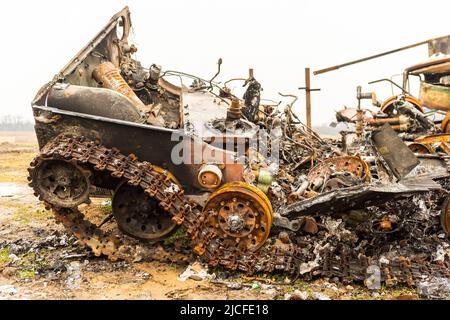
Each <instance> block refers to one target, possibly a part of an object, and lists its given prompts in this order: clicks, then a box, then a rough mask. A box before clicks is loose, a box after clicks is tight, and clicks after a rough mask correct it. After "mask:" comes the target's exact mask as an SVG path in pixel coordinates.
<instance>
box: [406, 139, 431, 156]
mask: <svg viewBox="0 0 450 320" xmlns="http://www.w3.org/2000/svg"><path fill="white" fill-rule="evenodd" d="M408 148H409V150H411V151H412V152H414V153H419V154H433V153H434V149H433V147H432V146H430V145H427V144H422V143H418V142H413V143H410V144H409V145H408Z"/></svg>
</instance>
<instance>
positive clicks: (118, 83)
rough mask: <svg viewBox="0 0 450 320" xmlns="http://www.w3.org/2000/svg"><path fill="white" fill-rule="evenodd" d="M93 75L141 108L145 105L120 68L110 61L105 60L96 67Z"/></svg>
mask: <svg viewBox="0 0 450 320" xmlns="http://www.w3.org/2000/svg"><path fill="white" fill-rule="evenodd" d="M92 77H93V78H94V79H95V80H96V81H97V82H98V83H99V84H100V85H101V86H103V87H104V88H108V89H111V90H114V91H117V92H119V93H121V94H123V95H124V96H125V97H127V98H128V99H130V100H131V102H132V103H133V104H134V105H135V106H136V107H137V108H138V109H140V110H142V109H144V108H145V106H144V104H143V103H142V101H141V100H140V99H139V98H138V96H137V95H136V94H135V93H134V91H133V90H132V89H131V88H130V86H129V85H128V84H127V83H126V82H125V80H124V79H123V78H122V76H121V75H120V71H119V69H117V68H116V66H115V65H114V64H113V63H112V62H110V61H107V62H103V63H102V64H99V65H98V66H97V68H95V70H94V72H93V73H92Z"/></svg>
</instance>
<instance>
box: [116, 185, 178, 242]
mask: <svg viewBox="0 0 450 320" xmlns="http://www.w3.org/2000/svg"><path fill="white" fill-rule="evenodd" d="M112 209H113V214H114V217H115V218H116V220H117V224H118V225H119V228H120V229H121V230H122V231H123V232H125V233H127V234H129V235H131V236H133V237H135V238H138V239H143V240H160V239H161V238H163V237H165V236H167V235H168V234H170V233H171V232H172V231H173V230H174V229H175V227H176V223H175V222H173V221H172V218H171V216H170V214H169V213H167V212H165V211H164V210H163V209H162V208H161V207H160V206H159V204H158V202H157V201H156V200H155V199H154V198H151V197H150V196H149V195H148V194H147V193H145V191H144V190H142V188H136V187H133V186H130V185H128V184H126V183H124V184H122V185H120V186H119V188H118V189H117V190H116V192H115V194H114V197H113V201H112Z"/></svg>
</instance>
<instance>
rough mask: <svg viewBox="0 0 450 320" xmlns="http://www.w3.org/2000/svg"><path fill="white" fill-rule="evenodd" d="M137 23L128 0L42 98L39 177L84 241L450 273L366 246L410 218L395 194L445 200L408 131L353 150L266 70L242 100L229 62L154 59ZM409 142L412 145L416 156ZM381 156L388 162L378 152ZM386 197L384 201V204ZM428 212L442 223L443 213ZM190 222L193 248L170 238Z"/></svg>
mask: <svg viewBox="0 0 450 320" xmlns="http://www.w3.org/2000/svg"><path fill="white" fill-rule="evenodd" d="M130 29H131V21H130V13H129V11H128V8H125V9H123V10H122V11H121V12H119V13H118V14H116V15H115V16H114V17H113V18H112V19H111V20H110V22H109V23H108V24H107V26H106V27H105V28H104V29H103V30H102V31H101V32H100V33H99V34H98V35H97V36H96V37H95V38H94V39H93V40H92V41H91V42H90V43H89V44H88V45H87V46H86V47H85V48H83V49H82V50H81V51H80V52H79V53H78V54H77V56H76V57H75V58H74V59H72V60H71V61H70V62H69V63H68V64H67V65H66V67H64V68H63V70H62V71H61V72H60V73H59V74H57V75H56V76H55V78H54V79H53V80H52V81H51V82H49V83H48V84H46V85H45V86H44V87H43V88H42V89H41V90H40V91H39V92H38V94H37V95H36V97H35V99H34V100H33V103H32V108H33V114H34V118H35V122H36V124H35V130H36V134H37V137H38V142H39V147H40V153H39V154H38V155H37V156H36V158H35V159H34V160H33V161H32V163H31V165H30V168H29V180H30V186H31V187H32V188H33V189H34V192H35V195H36V196H37V197H39V199H40V200H41V201H43V202H44V203H45V204H46V207H47V208H48V209H51V210H53V212H54V214H55V217H56V219H57V220H58V221H59V222H61V223H62V224H63V225H64V226H65V227H66V229H67V230H68V231H69V232H70V233H72V234H73V235H75V236H76V237H77V239H78V240H79V243H80V244H81V245H84V246H88V247H89V248H90V249H91V250H92V251H93V252H94V253H95V254H96V255H97V256H100V255H106V256H107V257H108V258H110V259H111V260H117V259H125V260H131V261H136V260H140V259H143V258H148V259H161V260H164V261H176V262H179V261H186V260H191V259H194V258H195V257H194V255H193V253H195V255H196V256H199V257H200V259H203V260H204V261H205V262H207V263H208V264H209V265H211V266H218V265H220V266H224V267H226V268H229V269H233V270H240V271H244V272H248V273H255V272H273V271H279V272H287V273H290V274H297V275H302V276H304V277H312V276H315V275H323V276H327V277H338V278H341V279H343V280H346V281H363V280H366V278H367V277H370V272H368V268H369V267H374V266H376V267H378V268H381V269H382V272H381V273H380V279H379V280H380V281H386V282H388V283H397V282H401V283H408V284H411V285H413V284H414V283H415V281H416V280H417V279H419V278H420V277H421V276H422V275H423V274H424V273H427V274H435V275H442V277H447V276H449V270H448V267H447V266H446V265H445V264H435V263H432V261H429V260H423V259H422V260H420V259H416V258H417V257H416V256H415V255H414V257H409V256H407V255H406V254H403V253H402V254H400V255H399V256H396V257H393V258H392V259H391V258H390V259H391V260H390V262H389V263H386V260H383V259H381V257H382V255H381V253H380V252H378V251H377V250H376V249H374V248H366V247H363V246H358V244H361V243H363V242H364V241H366V242H367V239H370V237H372V235H373V234H372V233H370V232H367V230H370V229H371V228H378V229H379V230H378V229H377V230H378V231H379V234H382V235H383V236H385V235H387V234H391V233H393V232H396V226H397V225H399V224H400V223H399V222H398V221H397V220H395V219H394V218H392V219H390V218H389V217H390V216H392V215H393V214H391V215H389V214H387V212H388V211H389V212H391V213H392V212H394V211H395V212H399V211H401V207H396V208H394V207H395V204H399V203H401V201H408V199H411V198H412V197H419V198H420V194H426V195H427V196H428V197H431V195H430V194H433V197H436V198H438V200H436V201H435V200H433V201H432V203H433V205H435V204H436V202H439V201H441V200H442V195H440V196H438V195H435V194H434V193H433V192H436V194H438V193H439V192H442V187H441V185H440V184H438V183H435V182H434V181H433V179H443V178H447V177H448V174H447V172H445V173H442V171H440V172H441V175H440V176H436V175H431V176H430V175H428V176H427V175H425V176H423V175H422V176H420V177H419V178H417V179H415V177H413V178H411V177H410V178H409V180H408V179H407V178H405V177H406V176H407V175H408V174H409V172H410V171H411V170H412V169H414V168H415V167H416V166H417V165H418V164H419V163H420V161H419V160H417V159H416V158H415V155H414V154H413V153H412V152H411V151H410V150H409V149H408V148H407V147H406V146H405V145H403V143H402V142H401V140H399V138H398V137H397V136H396V135H395V137H394V138H392V139H391V140H390V141H391V142H392V143H393V144H392V145H386V146H384V145H382V143H383V142H382V141H381V142H379V141H378V142H377V141H376V139H373V142H372V143H373V145H372V144H370V148H372V147H374V148H372V149H370V148H369V147H368V146H367V145H366V149H367V150H369V149H370V150H369V151H367V154H368V155H369V156H368V157H366V158H367V159H363V158H362V157H360V155H358V154H356V153H352V152H350V151H343V149H344V148H342V145H340V144H339V143H336V142H333V141H325V140H324V139H322V138H320V137H319V136H318V135H317V134H316V133H314V132H313V131H312V130H311V129H310V128H307V127H305V126H304V125H303V124H302V123H301V121H300V120H299V119H298V118H297V117H296V115H295V114H294V113H293V112H292V104H290V105H288V106H287V107H286V108H285V110H284V112H280V111H278V110H275V109H276V108H274V107H273V106H268V105H267V106H266V105H263V104H262V103H261V101H262V100H261V99H260V89H261V85H260V84H259V83H258V82H257V81H256V80H255V79H254V78H253V76H252V75H251V76H250V77H249V79H247V81H246V82H245V84H246V85H248V89H247V91H246V93H245V95H244V97H243V98H242V99H239V98H237V97H236V96H234V95H233V94H232V93H231V92H230V90H228V88H226V86H225V87H219V86H218V84H217V83H215V82H214V81H213V80H214V78H215V77H216V76H217V74H216V75H215V76H214V77H213V78H212V79H211V80H204V79H200V78H199V77H195V76H191V75H187V74H184V73H174V72H173V71H165V72H162V70H161V67H159V66H157V65H151V66H150V68H148V69H147V68H144V67H142V66H141V63H140V62H138V61H136V60H134V59H133V58H132V55H133V53H134V52H135V51H136V50H137V48H135V47H134V46H133V45H130V44H129V43H128V41H127V37H128V33H129V32H130ZM118 31H120V32H118ZM220 64H221V60H219V71H218V72H220ZM169 74H175V75H176V76H177V77H182V76H187V77H190V78H193V79H194V82H193V83H192V85H190V86H189V87H188V86H185V85H183V84H181V85H180V86H176V85H173V84H171V83H169V82H168V81H167V80H165V76H167V75H169ZM217 89H218V92H215V91H217ZM388 127H389V126H388ZM262 129H264V130H265V132H266V133H267V135H268V136H270V138H269V139H268V140H264V139H263V137H265V136H262V135H260V133H261V131H264V130H262ZM387 131H388V129H380V132H381V133H386V132H387ZM391 131H392V130H391ZM392 132H393V131H392ZM392 132H390V134H392ZM387 134H389V132H387ZM255 136H256V137H258V141H257V143H258V145H264V146H265V147H267V146H268V148H267V149H268V150H270V151H271V152H273V151H274V150H275V149H276V147H275V146H276V145H278V144H279V145H280V158H281V161H280V163H279V164H278V165H277V164H276V163H274V162H275V161H274V159H273V158H272V159H269V158H267V157H266V155H263V154H261V153H260V152H259V151H257V150H256V151H255V150H254V149H253V147H254V146H253V144H252V139H253V138H254V137H255ZM396 139H398V141H397V140H396ZM381 140H383V139H381ZM394 143H397V144H394ZM399 143H400V147H399ZM392 146H393V147H392ZM377 148H378V149H377ZM382 148H384V149H386V148H387V149H386V150H388V151H389V150H391V151H392V153H393V154H392V157H391V158H389V157H388V155H387V152H384V151H382V152H380V150H384V149H382ZM389 148H391V149H389ZM396 148H399V149H401V150H403V152H404V153H402V155H403V156H404V157H408V156H411V155H412V156H411V159H409V160H410V162H408V166H407V167H401V162H402V159H397V157H396V154H395V151H393V149H396ZM402 148H403V149H402ZM350 149H351V148H350ZM405 149H406V150H405ZM377 150H378V151H377ZM408 152H409V153H411V154H409V153H408ZM252 154H253V155H255V154H256V156H254V157H253V158H252V157H250V155H252ZM380 154H381V156H380ZM374 155H377V156H379V158H380V159H381V158H382V157H383V156H384V158H385V160H380V159H378V158H377V159H375V160H373V159H372V160H369V159H368V158H370V157H372V158H373V157H374ZM405 155H406V156H405ZM419 166H420V165H419ZM274 168H277V169H278V171H277V170H275V169H274ZM444 171H445V170H444ZM276 172H277V173H276ZM394 173H395V174H394ZM403 178H405V179H404V180H403V181H402V183H397V182H398V180H399V179H403ZM374 180H375V181H374ZM102 190H103V191H106V192H107V193H109V194H110V195H112V213H111V215H109V216H107V217H105V218H104V219H103V220H102V221H96V222H95V223H94V222H93V221H92V220H91V219H89V212H87V211H86V205H87V204H89V203H90V201H91V200H90V198H91V197H93V196H94V195H95V194H96V192H97V193H98V192H99V191H102ZM418 194H419V195H418ZM419 198H417V199H418V200H417V201H419V200H420V199H419ZM404 199H407V200H404ZM415 199H416V198H415ZM368 200H370V203H369V202H368ZM369 204H370V207H369V208H365V207H367V206H368V205H369ZM336 206H337V207H336ZM377 206H378V207H383V206H385V208H384V209H380V210H381V211H380V212H383V213H382V214H374V215H371V210H374V209H373V208H374V207H377ZM366 209H367V210H366ZM352 210H366V211H365V212H364V214H363V216H364V217H363V221H364V223H361V224H360V225H358V227H361V226H362V225H364V228H366V229H364V230H365V231H364V232H361V234H360V235H357V233H356V231H352V232H350V231H348V230H347V229H345V227H344V225H345V222H344V220H345V219H344V218H342V214H346V213H348V212H351V211H352ZM414 213H415V212H414V210H411V213H410V214H414ZM391 220H392V221H391ZM394 220H395V221H394ZM425 220H427V219H425ZM420 223H423V225H424V227H423V229H424V230H425V229H426V230H427V232H431V231H432V232H433V235H434V234H435V233H436V224H433V226H432V227H429V226H428V225H427V224H426V223H425V222H423V221H422V220H421V222H420ZM349 225H350V223H349ZM178 230H182V231H183V232H184V236H185V237H186V238H187V239H188V240H189V241H188V242H189V244H188V245H187V246H184V245H176V246H174V248H169V249H167V248H165V247H164V246H161V243H162V242H164V241H166V240H167V239H169V238H170V237H172V236H173V235H176V234H177V231H178ZM430 230H431V231H430ZM416 238H419V237H416ZM422 238H423V235H422V237H421V239H422ZM375 240H380V239H375ZM393 241H397V239H393ZM437 244H438V240H436V243H435V244H433V245H435V246H437ZM355 247H358V248H360V249H358V250H356V249H354V250H353V249H352V248H355ZM381 247H382V246H380V248H381ZM366 250H368V251H370V255H369V252H367V254H366ZM380 259H381V260H380ZM387 264H389V265H387Z"/></svg>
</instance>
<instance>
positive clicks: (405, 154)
mask: <svg viewBox="0 0 450 320" xmlns="http://www.w3.org/2000/svg"><path fill="white" fill-rule="evenodd" d="M372 140H373V142H374V145H375V147H376V148H377V150H378V152H379V153H380V155H381V156H382V157H383V159H384V160H385V161H386V163H387V164H388V166H389V168H390V169H391V170H392V172H393V173H394V175H395V176H396V177H397V178H398V179H401V178H403V177H405V176H406V175H407V174H408V173H409V172H410V171H411V170H412V169H414V168H415V167H416V166H417V165H418V164H419V162H420V161H419V159H417V157H416V156H415V155H414V153H413V152H412V151H411V150H410V149H409V148H408V146H407V145H406V144H405V143H404V142H403V141H402V140H401V139H400V137H399V136H398V135H397V133H396V132H395V131H394V130H393V129H392V128H391V126H390V125H389V124H385V125H384V126H382V127H381V129H380V130H379V131H374V132H373V133H372Z"/></svg>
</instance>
